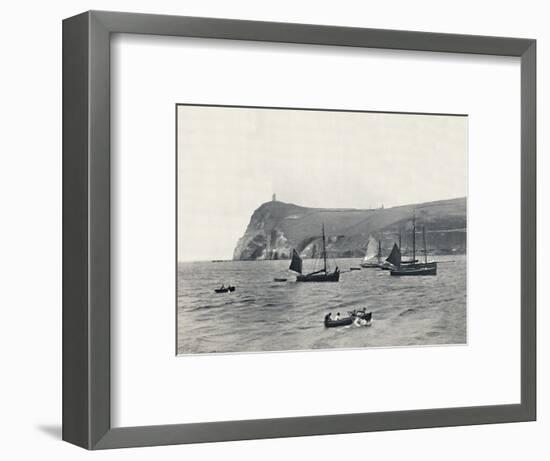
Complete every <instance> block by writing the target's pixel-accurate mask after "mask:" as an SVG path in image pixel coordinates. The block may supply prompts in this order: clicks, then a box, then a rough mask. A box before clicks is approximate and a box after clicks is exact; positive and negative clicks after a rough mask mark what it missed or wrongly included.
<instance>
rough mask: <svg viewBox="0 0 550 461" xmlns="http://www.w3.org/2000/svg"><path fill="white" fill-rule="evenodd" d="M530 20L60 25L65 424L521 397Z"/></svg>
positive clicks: (149, 433) (99, 436) (164, 426)
mask: <svg viewBox="0 0 550 461" xmlns="http://www.w3.org/2000/svg"><path fill="white" fill-rule="evenodd" d="M535 75H536V42H535V40H532V39H522V38H504V37H484V36H467V35H451V34H440V33H427V32H408V31H393V30H376V29H360V28H346V27H333V26H320V25H319V26H318V25H304V24H287V23H265V22H256V21H239V20H227V19H213V18H192V17H176V16H159V15H144V14H132V13H115V12H100V11H93V12H86V13H83V14H81V15H78V16H75V17H72V18H69V19H66V20H65V21H64V22H63V439H64V440H66V441H68V442H71V443H73V444H76V445H79V446H82V447H84V448H87V449H104V448H117V447H137V446H150V445H166V444H179V443H195V442H211V441H224V440H240V439H257V438H272V437H291V436H305V435H321V434H337V433H351V432H363V431H379V430H394V429H412V428H425V427H441V426H455V425H469V424H486V423H501V422H520V421H532V420H534V419H535V418H536V182H535V180H536V80H535Z"/></svg>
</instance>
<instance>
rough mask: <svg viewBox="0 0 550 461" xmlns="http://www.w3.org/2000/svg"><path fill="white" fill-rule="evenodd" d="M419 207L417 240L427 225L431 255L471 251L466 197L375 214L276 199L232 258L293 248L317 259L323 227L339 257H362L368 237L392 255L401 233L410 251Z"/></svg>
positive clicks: (254, 220) (276, 255) (258, 214)
mask: <svg viewBox="0 0 550 461" xmlns="http://www.w3.org/2000/svg"><path fill="white" fill-rule="evenodd" d="M415 209H416V221H417V232H418V234H417V242H421V234H420V232H421V229H422V226H425V228H426V240H427V246H428V250H429V251H430V252H431V253H435V254H452V253H465V252H466V215H467V213H466V198H457V199H452V200H441V201H437V202H428V203H420V204H411V205H405V206H399V207H393V208H386V209H375V210H359V209H329V208H306V207H301V206H298V205H294V204H292V203H284V202H279V201H272V202H267V203H264V204H262V205H261V206H260V207H259V208H258V209H257V210H256V211H254V213H253V214H252V217H251V218H250V223H249V224H248V227H247V228H246V231H245V233H244V235H243V236H242V237H241V238H240V239H239V241H238V242H237V245H236V247H235V250H234V252H233V259H240V260H261V259H288V258H289V257H290V254H291V252H292V249H293V248H296V250H297V251H298V252H299V253H300V254H301V255H302V257H305V258H308V257H316V256H318V255H319V252H320V249H321V226H322V224H324V225H325V234H326V238H327V252H328V253H329V254H330V255H331V256H332V257H334V258H342V257H361V256H363V255H364V252H365V247H366V243H367V240H368V238H369V235H372V236H374V237H375V238H377V239H381V241H382V248H383V252H384V253H387V252H389V250H390V249H391V247H392V245H393V243H394V242H395V241H397V239H398V235H399V233H401V238H402V247H403V249H404V250H405V249H407V248H410V247H411V246H412V216H413V210H415Z"/></svg>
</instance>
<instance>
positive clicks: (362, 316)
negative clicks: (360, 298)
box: [325, 309, 372, 328]
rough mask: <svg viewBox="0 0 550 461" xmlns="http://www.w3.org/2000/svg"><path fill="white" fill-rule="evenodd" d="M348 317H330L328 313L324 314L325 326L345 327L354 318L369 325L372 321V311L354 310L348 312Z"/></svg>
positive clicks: (353, 320) (352, 321)
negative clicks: (336, 318)
mask: <svg viewBox="0 0 550 461" xmlns="http://www.w3.org/2000/svg"><path fill="white" fill-rule="evenodd" d="M348 314H349V317H344V318H342V319H338V320H335V319H331V318H329V316H328V315H326V316H325V328H333V327H345V326H348V325H351V324H352V323H354V322H355V321H356V320H358V321H359V322H362V323H361V325H362V324H365V325H367V326H368V325H370V324H371V323H372V312H367V311H366V309H362V310H354V311H351V312H348ZM358 326H359V325H358Z"/></svg>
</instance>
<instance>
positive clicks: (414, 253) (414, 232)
mask: <svg viewBox="0 0 550 461" xmlns="http://www.w3.org/2000/svg"><path fill="white" fill-rule="evenodd" d="M415 259H416V208H415V209H414V210H413V259H412V260H413V262H414V260H415Z"/></svg>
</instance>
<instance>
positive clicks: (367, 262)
mask: <svg viewBox="0 0 550 461" xmlns="http://www.w3.org/2000/svg"><path fill="white" fill-rule="evenodd" d="M381 262H382V242H381V241H380V240H378V243H377V241H376V239H375V238H374V237H372V236H370V237H369V240H368V242H367V251H366V252H365V258H364V259H363V262H362V263H361V267H364V268H372V267H376V268H379V267H380V264H381Z"/></svg>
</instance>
